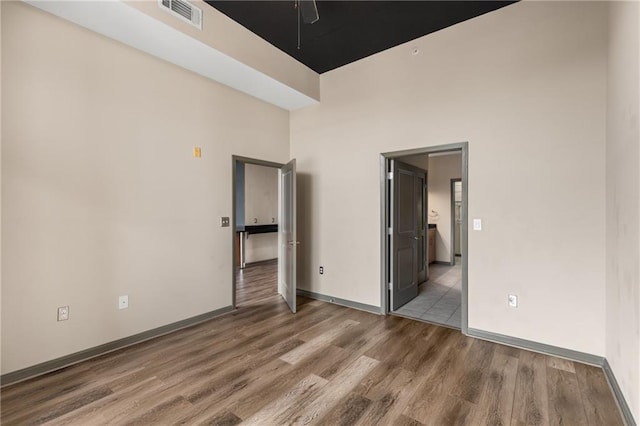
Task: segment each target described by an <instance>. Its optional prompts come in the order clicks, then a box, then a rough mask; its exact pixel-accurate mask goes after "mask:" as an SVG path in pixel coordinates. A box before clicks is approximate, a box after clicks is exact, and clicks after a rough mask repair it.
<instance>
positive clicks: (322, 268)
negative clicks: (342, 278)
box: [320, 266, 324, 275]
mask: <svg viewBox="0 0 640 426" xmlns="http://www.w3.org/2000/svg"><path fill="white" fill-rule="evenodd" d="M322 274H324V266H321V267H320V275H322Z"/></svg>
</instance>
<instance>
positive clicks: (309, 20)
mask: <svg viewBox="0 0 640 426" xmlns="http://www.w3.org/2000/svg"><path fill="white" fill-rule="evenodd" d="M300 12H301V13H302V21H303V22H304V23H305V24H313V23H314V22H316V21H317V20H318V19H320V16H318V6H317V5H316V0H300Z"/></svg>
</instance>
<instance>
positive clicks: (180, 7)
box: [158, 0, 202, 30]
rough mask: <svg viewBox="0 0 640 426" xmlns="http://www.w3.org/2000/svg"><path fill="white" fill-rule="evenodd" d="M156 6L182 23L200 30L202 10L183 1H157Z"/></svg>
mask: <svg viewBox="0 0 640 426" xmlns="http://www.w3.org/2000/svg"><path fill="white" fill-rule="evenodd" d="M158 5H159V6H160V7H161V8H162V9H163V10H166V11H167V12H169V13H171V14H172V15H175V16H177V17H178V18H180V19H182V20H183V21H187V22H188V23H190V24H191V25H193V26H194V27H197V28H198V29H200V30H201V29H202V10H201V9H198V8H197V7H195V6H193V5H192V4H190V3H188V2H186V1H185V0H158Z"/></svg>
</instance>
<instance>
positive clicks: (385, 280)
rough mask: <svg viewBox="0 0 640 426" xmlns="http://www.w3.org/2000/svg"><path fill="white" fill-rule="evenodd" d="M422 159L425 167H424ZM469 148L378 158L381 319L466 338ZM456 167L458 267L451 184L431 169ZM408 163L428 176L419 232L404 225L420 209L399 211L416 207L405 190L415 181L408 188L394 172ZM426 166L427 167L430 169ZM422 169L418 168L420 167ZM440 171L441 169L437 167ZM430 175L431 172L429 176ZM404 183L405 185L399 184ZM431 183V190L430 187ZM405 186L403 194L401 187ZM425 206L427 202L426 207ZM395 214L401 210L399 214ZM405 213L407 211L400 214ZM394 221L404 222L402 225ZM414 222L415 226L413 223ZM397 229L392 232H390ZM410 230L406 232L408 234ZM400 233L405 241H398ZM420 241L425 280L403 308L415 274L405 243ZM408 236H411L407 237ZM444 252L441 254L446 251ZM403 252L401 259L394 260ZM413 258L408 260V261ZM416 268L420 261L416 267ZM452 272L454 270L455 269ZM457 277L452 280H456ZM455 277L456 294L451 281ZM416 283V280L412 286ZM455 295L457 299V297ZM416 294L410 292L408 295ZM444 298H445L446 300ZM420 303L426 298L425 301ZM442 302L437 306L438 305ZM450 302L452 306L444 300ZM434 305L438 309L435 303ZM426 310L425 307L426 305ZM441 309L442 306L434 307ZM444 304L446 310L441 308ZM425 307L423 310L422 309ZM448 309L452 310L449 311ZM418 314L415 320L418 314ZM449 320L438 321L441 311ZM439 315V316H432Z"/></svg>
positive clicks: (398, 153)
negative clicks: (422, 324) (440, 328)
mask: <svg viewBox="0 0 640 426" xmlns="http://www.w3.org/2000/svg"><path fill="white" fill-rule="evenodd" d="M425 158H427V159H428V160H427V162H426V163H425ZM467 158H468V143H466V142H464V143H457V144H448V145H440V146H433V147H425V148H420V149H413V150H406V151H396V152H389V153H383V154H381V157H380V174H381V186H380V193H381V203H380V205H381V218H382V220H381V231H380V232H381V238H380V240H381V256H382V258H381V301H382V312H383V314H392V315H400V316H408V317H410V318H415V319H419V320H422V321H428V322H435V323H438V324H442V325H445V326H449V327H453V328H459V329H461V330H462V332H463V333H466V332H467V329H468V319H467V300H468V290H467V285H468V282H467V280H468V273H467V265H468V262H467V256H466V252H467V226H466V224H467V209H466V204H467V200H468V194H467V185H466V182H467V175H468V162H467ZM455 161H457V165H458V166H457V167H458V168H457V175H456V176H455V177H456V179H457V180H458V181H459V182H460V202H459V203H460V209H459V210H460V232H459V234H460V244H459V248H460V254H461V256H460V257H458V259H460V262H459V263H458V265H456V262H455V257H452V256H450V253H451V252H453V251H454V250H455V248H454V247H453V245H454V241H453V237H454V234H453V232H451V230H452V228H453V225H452V224H451V225H450V224H449V223H447V222H450V217H451V216H450V213H449V211H448V210H449V209H450V203H451V202H452V198H451V194H450V185H451V182H450V178H451V176H446V179H445V178H444V177H443V173H444V172H442V170H440V171H438V168H437V167H435V164H448V166H447V167H449V168H450V167H452V166H451V164H454V162H455ZM402 163H409V164H410V165H412V166H418V167H419V168H421V169H423V171H424V170H426V171H427V176H428V179H427V181H426V182H427V185H426V187H425V186H424V185H423V188H425V194H424V200H425V201H426V202H425V203H424V204H423V206H422V212H423V214H424V212H425V211H426V213H427V214H426V215H425V216H426V219H427V220H424V221H423V224H424V225H423V226H422V228H421V229H420V230H418V227H414V228H413V229H411V228H410V227H409V226H408V225H406V224H409V223H412V217H411V216H412V215H414V216H417V215H419V212H420V208H418V209H415V211H412V212H410V213H411V214H409V213H407V211H408V210H407V211H405V212H404V213H403V212H402V210H401V206H402V204H404V205H408V203H413V205H414V206H417V205H418V203H417V201H418V200H419V198H418V197H417V196H415V194H416V192H415V191H414V192H413V194H414V195H413V196H410V194H409V190H408V189H407V188H409V187H410V186H411V185H410V183H412V184H413V186H414V187H416V183H415V177H414V178H413V182H409V180H411V179H409V177H408V175H407V173H399V172H398V164H402ZM429 164H430V165H431V166H429ZM421 165H423V167H420V166H421ZM439 167H441V168H442V167H443V166H439ZM432 170H433V172H432ZM401 180H402V181H404V183H402V182H401ZM432 183H433V189H431V188H430V187H431V186H432ZM402 186H404V187H405V189H404V190H403V189H402V188H401V187H402ZM427 200H428V201H427ZM399 208H400V210H399ZM405 210H406V209H405ZM399 221H404V222H405V224H404V225H403V224H402V223H400V222H399ZM418 222H419V220H418ZM394 228H396V229H394ZM407 230H409V231H407ZM401 231H403V232H405V233H406V235H400V232H401ZM421 233H422V235H424V236H425V238H424V239H423V241H425V244H424V247H425V249H426V250H425V251H424V253H423V255H424V256H425V258H426V259H427V261H426V262H423V263H422V264H423V265H424V264H426V265H428V266H427V268H426V271H425V275H426V278H427V280H426V281H425V282H424V283H421V284H420V283H419V282H418V288H419V290H418V295H417V296H415V298H411V297H409V301H408V302H407V303H404V304H403V302H405V299H406V298H407V297H406V291H407V290H406V289H407V287H408V285H407V284H408V283H413V282H414V281H413V277H414V276H416V273H417V272H414V270H416V271H417V268H415V267H414V266H415V265H414V262H412V261H410V259H416V256H417V253H416V252H417V250H412V251H410V250H409V247H410V246H409V245H408V244H406V243H407V241H406V240H407V238H410V239H413V241H414V245H415V246H420V245H421V244H419V242H420V238H421ZM409 234H411V235H409ZM445 247H446V249H445ZM400 251H404V254H403V255H399V253H400ZM412 256H413V257H412ZM415 263H416V264H417V265H419V264H420V261H419V260H418V262H415ZM454 268H457V269H454ZM456 274H457V275H456ZM456 277H457V289H456V288H455V285H456V283H454V281H455V280H456ZM415 282H417V277H416V281H415ZM456 293H457V295H456ZM413 294H415V292H414V293H413ZM445 294H446V296H445ZM456 297H457V303H458V305H457V306H455V305H453V304H454V303H455V301H453V300H452V299H453V298H456ZM425 298H429V299H428V300H426V299H425ZM440 299H441V300H440ZM449 299H451V300H449ZM436 301H437V303H436ZM427 302H428V303H429V306H426V303H427ZM439 303H441V304H442V305H441V306H438V304H439ZM445 304H447V305H448V306H444V305H445ZM425 306H426V307H425ZM451 306H453V308H452V307H451ZM419 308H420V309H423V310H424V312H422V313H421V314H420V315H419V314H418V309H419ZM445 308H446V309H450V310H449V311H447V312H446V315H447V316H450V317H451V318H450V320H449V321H445V319H444V318H443V317H442V315H445V312H444V310H445ZM436 314H438V315H439V316H438V315H436Z"/></svg>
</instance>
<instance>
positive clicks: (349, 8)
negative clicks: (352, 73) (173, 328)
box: [207, 0, 514, 73]
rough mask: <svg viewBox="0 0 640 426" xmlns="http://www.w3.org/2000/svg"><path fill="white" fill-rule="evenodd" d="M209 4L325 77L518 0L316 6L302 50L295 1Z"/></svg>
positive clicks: (324, 3) (327, 3)
mask: <svg viewBox="0 0 640 426" xmlns="http://www.w3.org/2000/svg"><path fill="white" fill-rule="evenodd" d="M303 1H304V0H303ZM207 3H208V4H209V5H211V6H212V7H214V8H216V9H218V10H219V11H220V12H222V13H224V14H225V15H227V16H228V17H230V18H231V19H233V20H234V21H236V22H238V23H239V24H241V25H243V26H244V27H246V28H247V29H249V30H250V31H252V32H254V33H255V34H257V35H258V36H260V37H262V38H263V39H265V40H266V41H268V42H269V43H271V44H272V45H274V46H276V47H277V48H279V49H280V50H282V51H284V52H285V53H287V54H289V55H290V56H292V57H294V58H295V59H297V60H298V61H300V62H302V63H303V64H305V65H307V66H308V67H309V68H311V69H313V70H314V71H316V72H318V73H323V72H326V71H330V70H332V69H334V68H338V67H340V66H343V65H346V64H348V63H351V62H354V61H357V60H359V59H362V58H364V57H367V56H369V55H372V54H374V53H377V52H380V51H382V50H385V49H389V48H391V47H394V46H397V45H399V44H402V43H405V42H408V41H411V40H414V39H416V38H418V37H422V36H424V35H426V34H429V33H432V32H435V31H438V30H441V29H443V28H446V27H449V26H451V25H455V24H457V23H459V22H462V21H466V20H467V19H471V18H474V17H476V16H479V15H482V14H484V13H488V12H491V11H494V10H496V9H499V8H501V7H504V6H507V5H509V4H511V3H514V1H457V0H449V1H416V0H414V1H317V9H318V15H319V17H320V19H319V20H318V21H317V22H315V23H313V24H305V23H302V22H301V24H300V29H301V31H300V49H298V11H297V9H296V8H295V2H294V0H286V1H264V0H258V1H245V0H235V1H229V0H226V1H218V0H208V1H207Z"/></svg>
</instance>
